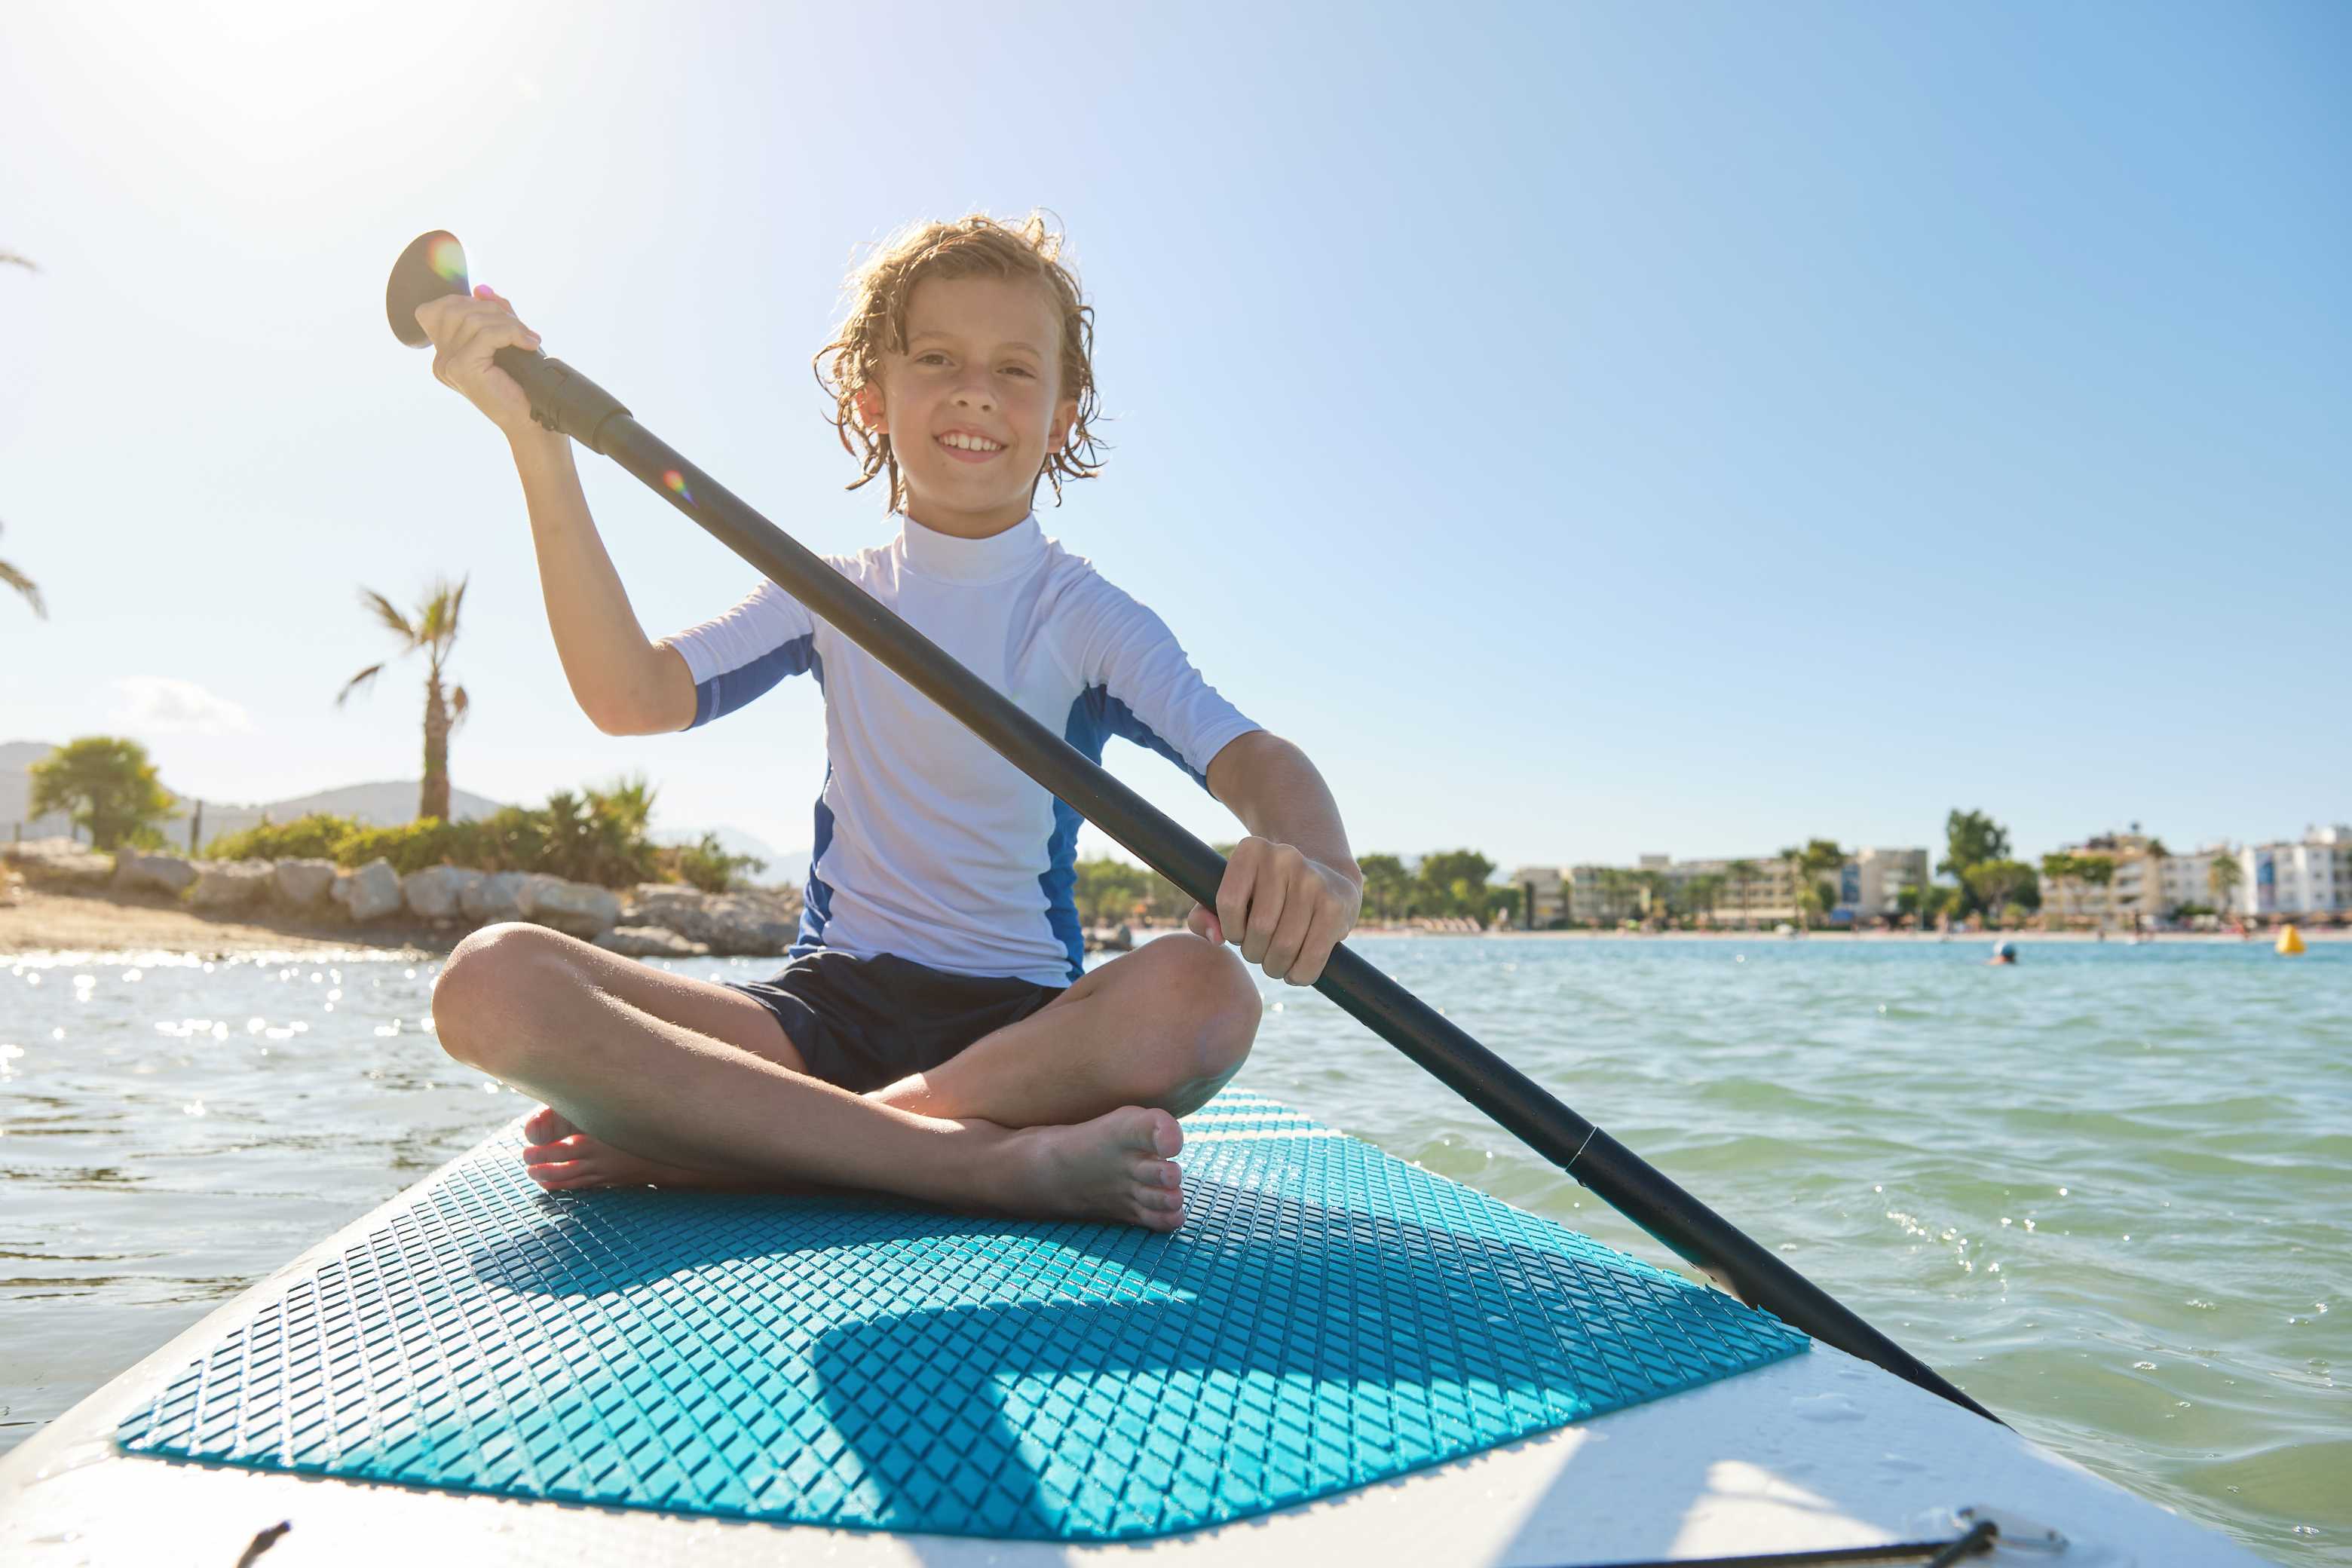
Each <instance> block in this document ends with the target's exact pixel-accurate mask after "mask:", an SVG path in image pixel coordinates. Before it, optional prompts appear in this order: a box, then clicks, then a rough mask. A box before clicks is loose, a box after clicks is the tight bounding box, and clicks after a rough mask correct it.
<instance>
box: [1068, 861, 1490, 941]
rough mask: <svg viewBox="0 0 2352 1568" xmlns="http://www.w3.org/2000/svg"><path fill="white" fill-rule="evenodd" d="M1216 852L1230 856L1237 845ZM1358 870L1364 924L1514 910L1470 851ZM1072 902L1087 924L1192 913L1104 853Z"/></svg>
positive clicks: (1485, 864)
mask: <svg viewBox="0 0 2352 1568" xmlns="http://www.w3.org/2000/svg"><path fill="white" fill-rule="evenodd" d="M1216 851H1217V853H1218V854H1220V855H1229V854H1231V853H1232V852H1233V846H1232V845H1230V844H1220V845H1217V846H1216ZM1356 864H1357V866H1358V868H1360V870H1362V872H1363V873H1364V913H1363V918H1364V919H1366V920H1368V921H1399V920H1413V919H1423V918H1454V919H1468V920H1475V921H1479V922H1481V923H1482V924H1483V923H1485V922H1486V921H1491V920H1493V919H1494V917H1495V916H1496V914H1497V913H1498V912H1504V911H1508V912H1511V913H1514V914H1516V913H1517V910H1518V907H1519V890H1518V889H1517V888H1498V887H1495V886H1493V885H1492V883H1491V880H1490V879H1492V878H1493V876H1494V875H1495V862H1493V861H1492V860H1489V859H1488V858H1486V857H1485V856H1484V855H1481V854H1479V853H1478V852H1477V851H1476V850H1475V849H1446V850H1441V851H1438V852H1436V853H1434V854H1430V855H1424V856H1423V857H1422V858H1421V863H1420V865H1419V866H1417V867H1414V868H1410V869H1408V868H1406V866H1405V863H1404V860H1403V858H1402V857H1401V856H1396V855H1366V856H1363V857H1361V858H1359V859H1358V860H1357V862H1356ZM1074 901H1075V902H1076V905H1077V908H1078V918H1079V919H1080V920H1082V921H1085V922H1086V923H1087V924H1088V925H1118V924H1119V923H1120V922H1122V921H1153V922H1158V923H1171V924H1172V923H1173V922H1175V921H1181V920H1182V919H1183V918H1184V917H1185V916H1186V915H1188V914H1190V913H1192V897H1191V896H1190V895H1189V894H1187V893H1186V892H1184V890H1183V889H1181V888H1179V887H1177V886H1176V884H1175V883H1173V882H1171V881H1170V880H1169V879H1167V878H1165V877H1163V876H1161V875H1160V873H1159V872H1157V871H1154V870H1152V869H1151V868H1149V867H1146V866H1138V865H1135V864H1133V863H1131V862H1129V861H1126V860H1120V859H1116V858H1112V857H1110V856H1108V855H1105V856H1098V857H1096V858H1089V859H1085V860H1081V861H1079V862H1078V864H1077V886H1076V891H1075V894H1074Z"/></svg>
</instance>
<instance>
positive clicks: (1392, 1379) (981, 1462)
mask: <svg viewBox="0 0 2352 1568" xmlns="http://www.w3.org/2000/svg"><path fill="white" fill-rule="evenodd" d="M1184 1125H1185V1135H1186V1142H1185V1146H1184V1153H1183V1155H1182V1156H1181V1161H1182V1163H1183V1166H1184V1184H1185V1189H1186V1194H1187V1197H1186V1211H1187V1212H1186V1218H1185V1223H1184V1226H1183V1228H1182V1230H1181V1232H1179V1233H1178V1234H1176V1235H1175V1236H1172V1237H1167V1236H1157V1235H1153V1234H1151V1233H1149V1232H1146V1231H1142V1230H1138V1229H1134V1228H1130V1227H1128V1226H1103V1225H1083V1224H1072V1223H1061V1224H1032V1223H1018V1222H1010V1221H1003V1220H992V1219H975V1218H968V1217H963V1216H960V1215H950V1214H943V1213H940V1212H937V1211H934V1210H929V1209H922V1208H916V1207H910V1206H908V1205H904V1204H899V1203H886V1202H880V1201H872V1202H868V1201H859V1200H840V1199H819V1198H808V1197H800V1198H794V1197H781V1196H772V1197H758V1196H744V1195H740V1194H701V1193H665V1192H656V1191H654V1190H652V1189H649V1188H636V1189H631V1190H626V1191H611V1192H600V1193H580V1194H561V1195H551V1194H543V1193H541V1191H540V1190H539V1189H538V1188H537V1187H535V1186H534V1185H532V1184H531V1183H530V1180H529V1179H528V1178H527V1177H525V1176H524V1175H523V1173H522V1170H521V1165H520V1147H521V1140H520V1137H519V1136H518V1135H517V1131H516V1130H515V1129H512V1128H510V1129H509V1130H508V1131H507V1132H505V1133H504V1134H501V1135H500V1136H499V1137H496V1138H493V1139H491V1140H490V1141H489V1142H487V1143H485V1144H484V1145H483V1146H482V1147H481V1148H479V1149H478V1150H476V1151H475V1152H473V1153H472V1154H471V1155H469V1156H467V1158H466V1159H465V1160H464V1161H463V1162H462V1163H459V1164H457V1165H456V1166H455V1167H453V1168H451V1169H450V1170H448V1171H446V1172H445V1173H442V1174H441V1175H440V1176H439V1177H437V1178H436V1179H435V1180H434V1181H433V1182H432V1183H430V1184H428V1185H426V1186H425V1188H423V1189H422V1190H421V1191H419V1192H418V1193H417V1194H415V1196H414V1197H413V1198H411V1199H410V1200H409V1201H408V1202H407V1203H406V1204H405V1205H404V1206H403V1207H402V1208H400V1209H399V1210H397V1211H396V1212H394V1213H393V1214H392V1215H390V1216H389V1217H387V1218H386V1219H385V1220H384V1221H383V1224H381V1225H379V1226H375V1227H374V1228H373V1229H372V1230H370V1231H369V1232H368V1233H367V1234H366V1236H365V1237H363V1238H362V1239H361V1240H359V1241H357V1242H356V1243H354V1244H353V1245H352V1246H350V1247H346V1248H344V1249H343V1251H342V1253H341V1256H339V1257H335V1258H328V1259H326V1260H325V1261H323V1262H321V1263H320V1264H319V1265H318V1266H317V1267H315V1268H311V1269H310V1270H308V1271H307V1272H304V1273H302V1274H299V1275H297V1276H294V1277H292V1278H290V1279H289V1280H288V1282H287V1284H286V1286H285V1289H284V1290H283V1292H282V1293H281V1294H280V1295H279V1296H278V1299H277V1300H275V1301H273V1302H271V1303H270V1304H269V1305H268V1306H267V1307H265V1308H264V1309H262V1310H261V1311H260V1313H259V1315H258V1316H257V1317H255V1318H253V1319H252V1320H251V1321H249V1322H248V1323H247V1326H245V1327H244V1328H241V1329H238V1330H236V1331H234V1332H232V1333H230V1334H229V1335H228V1336H227V1337H226V1339H225V1340H223V1341H222V1342H221V1343H220V1344H219V1345H218V1346H217V1347H215V1349H214V1350H213V1351H212V1352H210V1353H209V1354H207V1355H206V1356H205V1357H204V1358H203V1359H202V1360H200V1361H198V1362H196V1363H193V1364H192V1365H190V1366H188V1367H187V1368H186V1369H185V1370H184V1371H182V1372H181V1373H178V1374H177V1375H176V1376H175V1377H174V1378H173V1380H172V1382H171V1383H170V1384H169V1385H168V1386H167V1387H166V1388H165V1389H164V1391H163V1394H161V1395H160V1396H159V1397H158V1398H157V1399H156V1401H155V1403H154V1404H152V1405H149V1406H147V1407H146V1408H145V1409H143V1410H142V1411H140V1412H139V1413H138V1414H136V1415H132V1416H131V1418H130V1419H129V1420H127V1421H125V1422H124V1423H123V1424H122V1426H121V1429H120V1430H119V1431H118V1432H117V1434H116V1439H117V1441H118V1442H120V1443H121V1446H122V1447H124V1448H125V1449H128V1450H130V1451H131V1452H133V1453H144V1454H168V1455H174V1456H178V1457H180V1458H190V1459H205V1460H212V1461H216V1462H221V1463H226V1464H233V1465H240V1466H246V1467H250V1468H257V1469H271V1470H293V1471H299V1472H301V1473H303V1474H307V1475H325V1476H342V1477H350V1478H354V1479H367V1480H377V1481H396V1482H404V1483H408V1484H412V1485H416V1486H426V1487H442V1488H450V1489H459V1490H465V1491H477V1492H495V1493H501V1494H505V1495H508V1496H514V1497H527V1498H548V1499H559V1500H566V1501H574V1502H591V1503H603V1504H611V1505H617V1506H625V1507H636V1508H656V1509H667V1510H674V1511H678V1512H687V1513H709V1514H722V1515H728V1516H732V1517H739V1518H751V1519H761V1520H772V1521H778V1522H791V1523H796V1524H816V1525H832V1526H843V1527H849V1528H856V1529H868V1530H895V1531H938V1532H942V1533H947V1534H953V1535H976V1536H992V1537H1015V1538H1032V1539H1046V1540H1064V1541H1112V1540H1125V1539H1132V1538H1136V1537H1141V1536H1150V1535H1160V1534H1166V1533H1169V1532H1171V1531H1181V1530H1191V1529H1195V1528H1198V1527H1200V1526H1202V1525H1210V1524H1217V1523H1221V1522H1223V1521H1227V1520H1234V1519H1240V1518H1244V1517H1246V1516H1248V1515H1251V1514H1256V1513H1263V1512H1265V1511H1266V1510H1269V1509H1275V1508H1280V1507H1283V1506H1285V1505H1286V1504H1292V1503H1299V1502H1304V1501H1307V1500H1310V1499H1313V1498H1318V1497H1323V1496H1327V1495H1328V1494H1330V1493H1333V1492H1337V1491H1341V1490H1344V1489H1349V1488H1352V1487H1360V1486H1363V1485H1365V1484H1367V1483H1369V1482H1371V1481H1376V1480H1381V1479H1385V1478H1388V1477H1391V1476H1395V1475H1398V1474H1400V1473H1402V1472H1404V1471H1407V1470H1412V1469H1417V1468H1422V1467H1424V1466H1428V1465H1434V1464H1438V1463H1441V1462H1443V1461H1444V1460H1448V1459H1454V1458H1460V1457H1462V1456H1464V1455H1467V1454H1472V1453H1475V1452H1477V1451H1479V1450H1481V1449H1484V1448H1487V1447H1494V1446H1495V1445H1497V1444H1501V1443H1506V1442H1509V1441H1511V1440H1512V1439H1514V1438H1518V1437H1523V1436H1528V1435H1529V1434H1531V1433H1536V1432H1540V1431H1544V1430H1546V1429H1548V1428H1550V1427H1554V1426H1561V1425H1563V1424H1565V1423H1568V1422H1570V1421H1576V1420H1579V1419H1581V1418H1583V1417H1585V1416H1589V1415H1598V1414H1600V1413H1601V1412H1603V1411H1609V1410H1615V1409H1618V1408H1620V1407H1622V1406H1624V1405H1633V1404H1637V1403H1640V1402H1641V1401H1643V1400H1648V1399H1655V1398H1658V1397H1659V1396H1660V1395H1663V1394H1672V1393H1675V1391H1677V1390H1679V1389H1685V1388H1689V1387H1692V1386H1694V1385H1696V1384H1703V1383H1708V1382H1712V1381H1713V1380H1715V1379H1717V1378H1719V1377H1724V1376H1727V1375H1728V1374H1730V1373H1738V1372H1743V1371H1746V1370H1748V1369H1750V1368H1753V1367H1757V1366H1761V1365H1763V1364H1765V1363H1769V1362H1773V1361H1778V1360H1780V1359H1781V1358H1782V1357H1784V1356H1788V1355H1791V1354H1794V1353H1795V1352H1798V1351H1801V1350H1802V1349H1803V1348H1804V1347H1805V1345H1806V1343H1807V1342H1806V1340H1805V1338H1804V1336H1803V1335H1801V1334H1799V1333H1797V1332H1796V1331H1793V1330H1791V1329H1789V1328H1788V1327H1786V1326H1784V1325H1783V1324H1782V1323H1780V1321H1779V1320H1777V1319H1775V1318H1772V1317H1769V1316H1768V1315H1766V1314H1764V1313H1762V1312H1759V1311H1755V1310H1750V1309H1748V1308H1747V1307H1744V1306H1742V1305H1740V1304H1739V1303H1738V1302H1737V1301H1735V1300H1732V1299H1731V1298H1729V1297H1727V1296H1724V1295H1721V1294H1718V1293H1717V1292H1716V1291H1713V1290H1709V1289H1705V1288H1704V1287H1701V1286H1697V1285H1694V1284H1691V1283H1690V1282H1688V1281H1686V1280H1685V1279H1679V1278H1677V1277H1676V1276H1675V1275H1672V1274H1668V1273H1665V1272H1664V1271H1662V1270H1660V1269H1657V1268H1651V1267H1650V1266H1649V1265H1647V1264H1644V1263H1641V1262H1638V1261H1636V1260H1634V1259H1633V1258H1627V1257H1625V1256H1624V1255H1622V1253H1618V1252H1615V1251H1612V1250H1611V1249H1610V1248H1608V1247H1602V1246H1601V1244H1599V1243H1598V1242H1595V1241H1593V1240H1591V1239H1590V1238H1589V1237H1583V1236H1580V1235H1578V1234H1577V1233H1576V1232H1574V1231H1571V1230H1569V1229H1567V1228H1565V1227H1564V1226H1559V1225H1556V1224H1554V1223H1552V1222H1551V1221H1549V1220H1545V1219H1540V1218H1538V1217H1536V1216H1534V1215H1528V1214H1523V1213H1521V1212H1520V1211H1518V1210H1517V1209H1514V1208H1512V1207H1510V1206H1509V1205H1507V1204H1504V1203H1501V1202H1498V1201H1497V1200H1496V1199H1494V1198H1490V1197H1488V1196H1486V1194H1482V1193H1478V1192H1475V1191H1474V1190H1472V1189H1471V1188H1468V1187H1465V1186H1463V1185H1461V1184H1458V1183H1455V1182H1452V1181H1448V1180H1446V1179H1445V1178H1444V1177H1442V1176H1436V1175H1432V1174H1430V1173H1427V1172H1425V1171H1423V1170H1421V1169H1419V1168H1418V1167H1416V1166H1412V1165H1409V1164H1406V1163H1402V1161H1398V1160H1394V1159H1391V1158H1390V1157H1389V1156H1388V1155H1385V1154H1383V1153H1381V1152H1380V1151H1379V1150H1377V1149H1374V1148H1372V1147H1371V1146H1370V1145H1369V1144H1366V1143H1362V1142H1358V1141H1356V1140H1355V1139H1353V1138H1349V1137H1346V1136H1344V1135H1342V1134H1339V1133H1337V1132H1334V1131H1329V1130H1328V1129H1326V1128H1323V1127H1319V1126H1318V1125H1317V1124H1315V1123H1314V1122H1312V1121H1308V1120H1307V1118H1305V1117H1303V1116H1300V1115H1298V1114H1297V1113H1296V1112H1294V1111H1291V1110H1287V1109H1286V1108H1285V1107H1283V1106H1280V1105H1278V1104H1276V1103H1274V1102H1273V1101H1270V1100H1264V1099H1262V1098H1260V1097H1258V1096H1255V1095H1252V1094H1246V1093H1234V1092H1230V1091H1229V1092H1227V1093H1224V1094H1222V1095H1220V1096H1218V1098H1217V1099H1216V1100H1214V1101H1213V1103H1212V1104H1210V1105H1209V1106H1208V1107H1206V1108H1205V1109H1203V1110H1201V1111H1200V1112H1198V1113H1197V1114H1195V1115H1194V1116H1192V1117H1191V1118H1189V1119H1188V1120H1187V1121H1186V1122H1185V1124H1184Z"/></svg>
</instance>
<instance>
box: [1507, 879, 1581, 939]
mask: <svg viewBox="0 0 2352 1568" xmlns="http://www.w3.org/2000/svg"><path fill="white" fill-rule="evenodd" d="M1511 886H1513V887H1515V888H1517V889H1519V891H1520V894H1521V896H1522V897H1523V899H1524V900H1525V902H1526V907H1525V908H1524V909H1522V910H1520V911H1519V918H1520V919H1521V920H1523V921H1526V922H1527V924H1528V929H1529V930H1532V931H1541V930H1542V929H1543V928H1544V927H1545V926H1547V925H1549V924H1550V923H1551V922H1552V921H1556V920H1558V919H1559V918H1560V916H1562V915H1564V914H1566V913H1567V912H1568V877H1567V874H1566V872H1565V871H1564V870H1563V869H1562V868H1560V867H1558V866H1522V867H1520V868H1518V869H1517V870H1516V871H1514V872H1512V873H1511Z"/></svg>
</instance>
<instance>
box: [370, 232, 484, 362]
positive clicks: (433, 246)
mask: <svg viewBox="0 0 2352 1568" xmlns="http://www.w3.org/2000/svg"><path fill="white" fill-rule="evenodd" d="M471 292H473V288H472V285H471V284H470V283H468V282H467V278H466V247H464V246H462V245H460V244H458V243H457V236H456V235H454V234H451V233H450V232H449V231H448V230H447V229H446V228H436V229H435V230H434V231H433V232H432V233H430V234H420V235H418V236H417V237H415V239H412V240H410V241H409V242H408V248H407V249H406V250H404V251H402V252H401V253H400V259H399V260H398V261H395V262H394V263H393V264H392V280H391V281H390V282H388V283H386V284H385V285H384V287H383V313H384V315H385V317H386V318H388V319H389V320H390V321H391V322H392V335H393V336H394V337H395V338H398V339H399V340H400V341H401V342H404V343H406V344H407V345H408V346H409V347H410V348H413V349H421V348H423V347H424V346H425V344H426V343H427V342H431V341H432V340H431V339H429V338H427V337H426V336H425V329H424V328H422V327H420V326H418V325H417V324H416V307H417V306H419V305H422V304H423V303H425V301H426V300H437V299H439V298H440V297H441V296H442V295H444V294H469V293H471Z"/></svg>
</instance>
